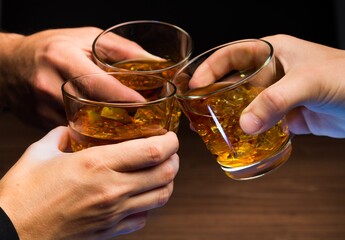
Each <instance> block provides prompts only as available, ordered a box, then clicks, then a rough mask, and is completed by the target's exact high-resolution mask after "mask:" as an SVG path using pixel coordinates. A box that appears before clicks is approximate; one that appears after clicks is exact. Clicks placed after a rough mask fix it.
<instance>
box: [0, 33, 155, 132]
mask: <svg viewBox="0 0 345 240" xmlns="http://www.w3.org/2000/svg"><path fill="white" fill-rule="evenodd" d="M102 31H103V30H102V29H99V28H96V27H81V28H66V29H53V30H45V31H41V32H38V33H35V34H32V35H29V36H22V35H18V34H5V33H2V34H0V40H1V43H2V44H3V45H4V47H3V50H4V51H2V53H0V63H1V64H2V67H1V69H0V80H1V81H0V104H3V105H5V106H7V107H9V108H10V109H11V111H13V112H14V113H16V115H19V117H20V118H21V119H25V121H26V122H28V123H31V124H34V125H38V126H40V127H44V128H47V129H50V128H52V127H55V126H57V125H65V124H66V118H65V112H64V108H63V104H62V94H61V85H62V83H63V82H64V81H65V80H67V79H70V78H73V77H76V76H79V75H84V74H91V73H101V72H103V70H101V69H100V68H99V67H98V66H97V65H96V64H95V63H94V62H93V58H92V43H93V41H94V39H95V38H96V37H97V36H98V35H99V34H100V33H101V32H102ZM116 40H117V43H118V45H116V46H115V45H113V47H114V48H113V52H116V53H117V55H118V56H121V55H126V54H128V55H131V56H132V55H138V56H140V57H141V56H143V55H150V54H148V53H147V52H146V51H144V50H143V49H142V48H141V47H140V46H138V45H137V44H135V43H133V42H131V41H129V40H126V39H122V38H121V37H118V36H117V37H116ZM118 92H120V93H122V91H121V88H120V89H119V91H118Z"/></svg>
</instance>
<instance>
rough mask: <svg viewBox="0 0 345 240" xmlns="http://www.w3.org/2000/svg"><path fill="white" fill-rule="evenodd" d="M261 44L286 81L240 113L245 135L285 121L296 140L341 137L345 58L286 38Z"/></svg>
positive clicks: (344, 132) (343, 131) (334, 51)
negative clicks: (311, 136) (298, 136)
mask: <svg viewBox="0 0 345 240" xmlns="http://www.w3.org/2000/svg"><path fill="white" fill-rule="evenodd" d="M263 39H264V40H267V41H268V42H270V43H271V44H272V45H273V47H274V49H275V56H276V60H277V66H278V71H282V72H283V75H284V76H283V77H282V78H281V79H280V80H279V81H277V82H276V83H275V84H273V85H272V86H270V87H268V88H267V89H265V90H264V91H262V92H261V94H260V95H259V96H258V97H256V98H255V99H254V101H253V102H252V103H251V104H250V105H249V106H248V107H247V108H246V109H245V110H244V111H243V113H242V116H241V119H240V124H241V127H242V128H243V130H244V131H245V132H247V133H249V134H256V133H260V132H262V131H264V130H266V129H268V128H270V127H272V126H273V125H274V124H275V123H276V122H277V121H278V120H279V119H281V118H282V117H283V116H284V115H286V116H287V120H288V124H289V129H290V131H291V132H292V133H294V134H310V133H311V134H315V135H323V136H329V137H335V138H343V137H345V81H344V75H345V69H344V68H342V67H341V66H345V52H344V51H343V50H339V49H335V48H331V47H327V46H324V45H320V44H316V43H312V42H308V41H305V40H301V39H298V38H295V37H292V36H288V35H274V36H269V37H265V38H263Z"/></svg>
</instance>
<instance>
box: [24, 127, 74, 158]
mask: <svg viewBox="0 0 345 240" xmlns="http://www.w3.org/2000/svg"><path fill="white" fill-rule="evenodd" d="M68 143H69V134H68V128H67V127H64V126H59V127H56V128H54V129H53V130H51V131H50V132H48V133H47V134H46V135H45V136H44V137H43V138H41V139H40V140H39V141H37V142H35V143H33V144H32V145H31V146H30V149H32V148H35V149H36V150H41V151H42V152H41V153H40V152H39V151H38V153H37V154H41V155H44V152H48V151H49V152H59V153H60V152H62V151H64V150H65V149H66V148H67V146H68ZM36 152H37V151H36Z"/></svg>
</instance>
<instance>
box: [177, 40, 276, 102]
mask: <svg viewBox="0 0 345 240" xmlns="http://www.w3.org/2000/svg"><path fill="white" fill-rule="evenodd" d="M244 42H262V43H264V44H266V46H267V47H268V48H269V54H268V55H267V57H266V60H265V61H264V62H263V64H261V66H260V67H258V68H257V69H256V70H255V71H254V72H252V73H250V74H249V75H248V76H246V77H244V78H243V79H241V80H240V81H238V82H236V83H231V84H229V85H228V86H226V87H223V88H220V89H217V90H214V91H211V92H209V93H206V94H199V95H188V96H186V95H184V94H178V93H177V92H176V94H175V97H176V98H180V99H200V98H204V97H208V96H210V95H212V94H215V93H221V92H224V91H227V90H230V89H233V88H236V87H237V86H240V85H242V84H244V83H246V82H248V81H249V80H250V79H251V78H252V77H254V76H255V75H257V74H258V73H259V72H260V71H261V70H262V69H264V68H265V67H266V66H267V65H268V64H269V63H270V62H271V61H272V59H273V57H274V48H273V45H272V44H271V43H270V42H268V41H266V40H264V39H260V38H248V39H242V40H237V41H232V42H227V43H224V44H221V45H218V46H216V47H213V48H211V49H208V50H206V51H204V52H202V53H200V54H199V55H197V56H195V57H194V58H192V59H191V60H190V61H189V62H188V63H187V64H186V65H184V66H183V67H182V68H181V69H179V70H178V71H177V72H176V73H175V75H174V77H173V79H172V82H174V80H175V79H177V78H178V77H179V75H180V74H181V73H183V71H185V69H186V68H188V67H189V66H190V65H191V64H193V63H194V62H195V61H197V60H198V59H199V58H201V57H203V56H205V55H207V54H209V53H210V52H213V51H215V50H217V49H221V48H223V47H226V46H230V45H235V44H239V43H244Z"/></svg>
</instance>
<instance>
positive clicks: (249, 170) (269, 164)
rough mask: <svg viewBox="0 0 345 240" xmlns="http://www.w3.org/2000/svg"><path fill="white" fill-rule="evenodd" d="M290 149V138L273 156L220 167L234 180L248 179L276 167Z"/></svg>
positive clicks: (284, 159) (287, 156) (264, 173)
mask: <svg viewBox="0 0 345 240" xmlns="http://www.w3.org/2000/svg"><path fill="white" fill-rule="evenodd" d="M291 151H292V145H291V139H289V140H288V141H287V142H286V144H285V145H284V146H283V147H282V148H281V149H280V150H279V151H278V152H276V153H275V154H274V155H273V156H271V157H270V158H268V159H264V160H262V161H260V162H256V163H253V164H250V165H247V166H243V167H225V166H221V168H222V169H223V170H224V171H225V173H226V175H227V176H228V177H230V178H232V179H235V180H249V179H254V178H258V177H260V176H263V175H266V174H267V173H269V172H271V171H272V170H274V169H277V168H278V167H279V166H281V165H282V164H283V163H285V162H286V161H287V160H288V159H289V157H290V155H291Z"/></svg>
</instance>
